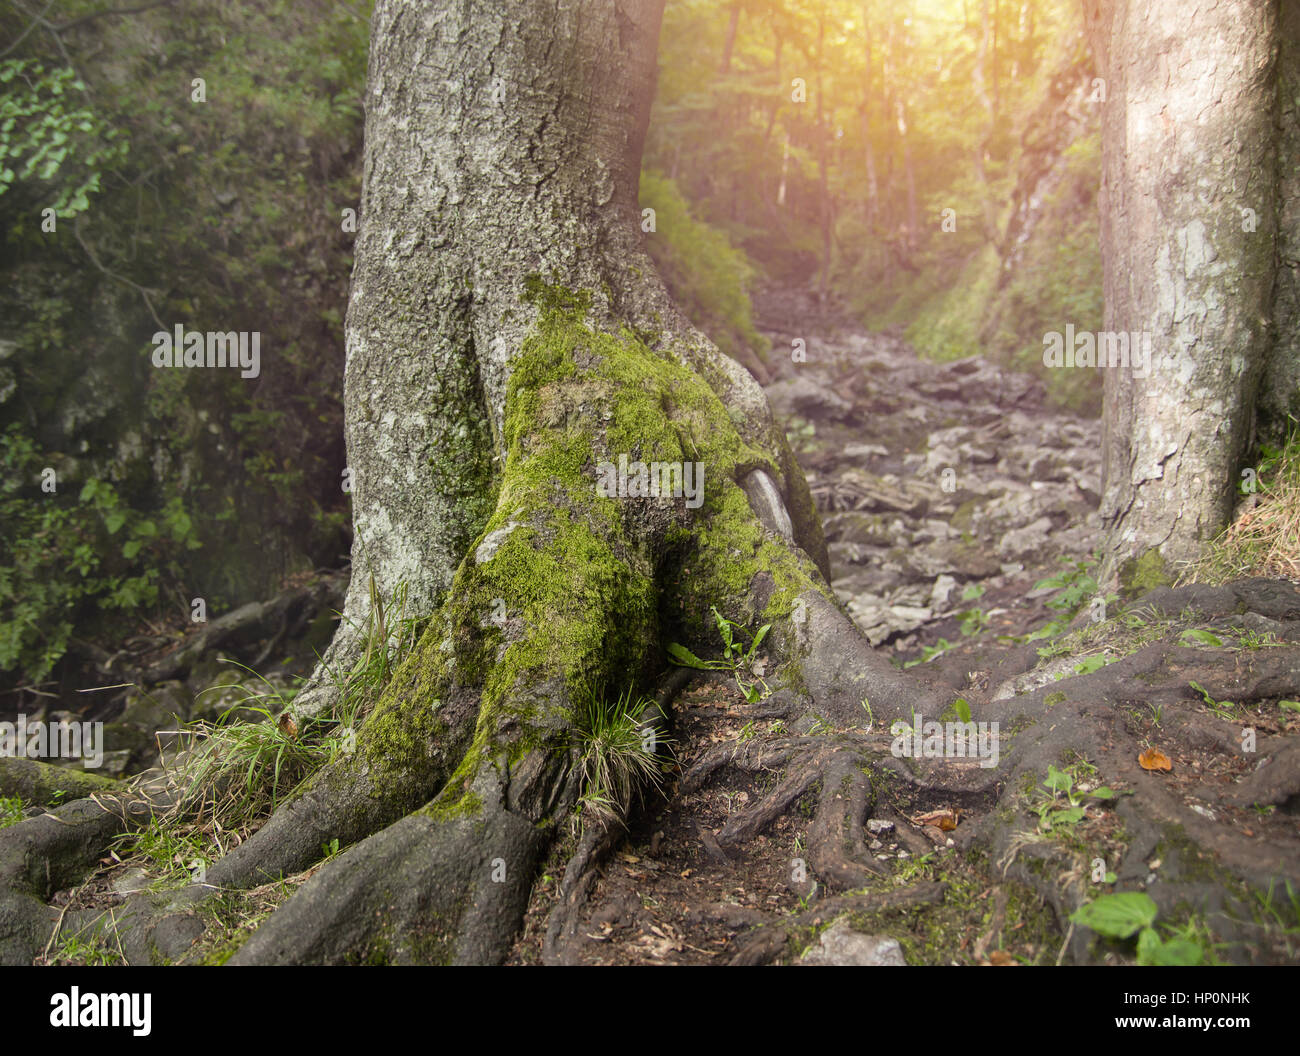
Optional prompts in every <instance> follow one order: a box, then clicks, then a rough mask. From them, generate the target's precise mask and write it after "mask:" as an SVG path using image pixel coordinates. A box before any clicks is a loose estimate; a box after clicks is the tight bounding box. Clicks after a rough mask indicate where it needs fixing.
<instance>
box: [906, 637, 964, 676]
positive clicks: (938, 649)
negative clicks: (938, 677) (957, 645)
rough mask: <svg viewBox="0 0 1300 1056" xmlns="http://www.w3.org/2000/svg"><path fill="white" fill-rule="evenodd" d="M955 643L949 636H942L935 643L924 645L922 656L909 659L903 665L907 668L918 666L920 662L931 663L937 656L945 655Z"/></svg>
mask: <svg viewBox="0 0 1300 1056" xmlns="http://www.w3.org/2000/svg"><path fill="white" fill-rule="evenodd" d="M953 644H954V643H953V642H950V641H948V639H947V638H940V639H939V640H938V641H937V642H935V643H934V645H923V646H921V656H920V657H919V658H918V659H916V660H908V661H907V662H905V663H904V664H903V667H904V668H905V669H906V668H909V667H916V666H917V665H918V664H925V663H929V662H930V661H931V660H933V659H935V658H936V657H940V656H943V654H944V653H946V652H947V651H948V650H949V649H951V648H952V647H953Z"/></svg>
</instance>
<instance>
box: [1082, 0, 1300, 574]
mask: <svg viewBox="0 0 1300 1056" xmlns="http://www.w3.org/2000/svg"><path fill="white" fill-rule="evenodd" d="M1297 6H1298V5H1296V4H1295V3H1283V4H1282V5H1281V6H1280V9H1279V5H1278V4H1277V3H1274V2H1272V0H1230V2H1225V3H1219V4H1199V5H1187V4H1184V3H1180V2H1178V0H1156V2H1150V3H1148V2H1145V0H1144V2H1141V3H1134V2H1130V0H1115V2H1096V0H1089V2H1088V3H1087V5H1086V8H1087V16H1088V20H1089V24H1090V30H1091V34H1092V37H1093V43H1094V49H1095V52H1096V54H1097V57H1098V62H1099V67H1100V70H1101V72H1102V77H1103V80H1104V85H1105V88H1104V90H1105V102H1104V110H1103V118H1102V122H1103V152H1104V175H1103V182H1102V198H1101V209H1102V258H1103V261H1104V265H1105V298H1106V315H1105V328H1106V330H1108V331H1123V332H1128V333H1140V332H1147V333H1149V334H1150V335H1151V336H1152V369H1151V371H1150V373H1149V375H1148V376H1145V377H1143V376H1139V375H1140V372H1135V371H1133V370H1127V369H1122V368H1114V369H1109V368H1108V369H1107V370H1106V372H1105V404H1106V411H1105V440H1104V448H1103V458H1104V463H1105V465H1104V472H1105V484H1104V492H1105V494H1104V496H1103V499H1102V514H1103V516H1104V518H1105V520H1106V522H1107V525H1108V529H1109V539H1108V542H1107V553H1106V564H1105V568H1104V574H1105V575H1106V577H1107V578H1110V579H1113V578H1114V577H1115V576H1116V575H1117V574H1121V573H1123V572H1124V571H1125V569H1126V565H1125V563H1126V562H1137V561H1143V562H1144V568H1145V571H1146V572H1147V573H1149V574H1154V575H1155V576H1157V577H1158V576H1160V575H1163V574H1165V573H1164V572H1163V566H1164V565H1165V564H1166V563H1168V562H1178V561H1183V560H1188V559H1191V558H1194V557H1195V556H1196V555H1197V554H1198V553H1199V552H1200V550H1201V548H1202V546H1203V545H1204V544H1205V543H1207V542H1208V541H1209V540H1210V539H1211V538H1212V537H1213V536H1214V535H1215V534H1216V533H1217V532H1218V531H1219V530H1220V529H1222V528H1223V527H1224V525H1225V524H1226V523H1227V521H1228V520H1229V518H1230V515H1231V512H1232V509H1233V501H1234V492H1235V485H1236V484H1237V483H1238V482H1239V479H1240V478H1239V471H1240V470H1241V469H1242V468H1243V466H1245V464H1246V460H1247V459H1248V458H1249V456H1250V454H1251V452H1252V449H1253V444H1254V442H1255V441H1256V440H1257V439H1261V438H1262V439H1268V440H1272V441H1276V440H1278V439H1279V438H1280V437H1281V436H1282V434H1283V433H1284V432H1285V430H1286V428H1287V420H1288V415H1289V414H1294V413H1295V412H1296V410H1297V409H1298V408H1300V355H1297V352H1298V350H1300V345H1298V343H1297V338H1296V336H1295V335H1296V331H1297V323H1298V322H1300V318H1298V317H1297V313H1296V307H1295V305H1296V301H1295V292H1294V291H1295V269H1296V260H1295V256H1296V253H1295V245H1296V240H1297V237H1300V234H1298V233H1300V226H1298V221H1300V218H1298V217H1297V205H1296V176H1295V143H1296V130H1295V127H1296V126H1295V101H1294V99H1295V92H1294V88H1295V81H1296V66H1295V55H1296V45H1295V44H1294V41H1295V39H1296V36H1295V29H1296V22H1297ZM1288 31H1289V34H1290V35H1289V36H1288ZM1282 42H1285V44H1284V45H1283V51H1282V55H1281V58H1279V46H1280V44H1282ZM1279 118H1281V120H1279ZM1136 567H1137V566H1136V565H1128V566H1127V570H1128V571H1136Z"/></svg>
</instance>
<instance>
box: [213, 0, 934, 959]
mask: <svg viewBox="0 0 1300 1056" xmlns="http://www.w3.org/2000/svg"><path fill="white" fill-rule="evenodd" d="M661 6H662V4H661V0H623V2H620V3H617V4H610V3H607V2H604V0H582V2H575V3H570V4H564V5H560V6H559V7H558V8H557V7H556V6H555V5H553V4H549V3H543V2H541V0H525V2H523V3H509V4H507V3H505V2H503V0H497V2H476V3H469V4H455V5H453V4H446V3H435V2H424V3H410V2H406V0H403V2H396V0H392V2H387V0H381V2H380V3H379V4H378V5H377V6H376V10H375V14H374V18H373V36H372V44H371V60H370V73H369V94H368V102H367V120H366V161H365V166H366V167H365V181H364V189H363V201H362V210H361V220H362V228H361V233H360V237H359V240H358V243H357V257H356V269H355V275H354V281H353V289H352V301H351V304H350V307H349V312H348V320H347V336H348V364H347V397H346V404H347V440H348V452H349V456H348V457H349V467H350V469H351V470H352V477H353V482H354V489H355V490H354V517H355V522H356V529H357V530H356V543H355V546H354V555H353V564H354V573H353V575H354V588H353V590H352V593H351V594H350V595H349V600H348V610H349V611H348V612H347V613H345V616H346V617H348V618H349V620H350V622H351V624H352V625H353V626H357V625H363V624H364V615H365V608H366V604H367V601H368V597H369V592H370V581H371V578H372V577H373V579H374V581H375V585H376V588H377V589H378V591H379V592H380V593H381V594H384V595H385V596H388V595H391V594H392V593H393V592H394V591H395V590H397V589H398V588H399V586H401V585H403V584H405V585H406V587H407V591H408V606H409V608H408V614H413V615H419V616H424V617H426V621H425V629H424V631H423V633H422V636H421V637H420V639H419V642H418V645H417V646H416V648H415V649H414V651H413V653H412V654H411V655H410V657H409V658H408V660H407V661H406V662H405V664H404V665H403V666H402V667H401V668H400V669H399V671H398V672H397V674H396V676H395V678H394V679H393V681H392V683H391V684H390V685H389V686H388V688H387V689H386V690H385V692H384V694H383V696H382V698H381V700H380V701H379V703H378V704H377V705H376V707H375V709H374V711H373V713H372V714H371V716H370V717H369V718H368V719H367V720H366V722H365V723H364V725H363V726H362V728H361V730H360V733H359V736H358V738H357V742H356V747H355V750H354V751H353V752H352V753H351V754H349V755H348V756H347V757H345V758H344V759H343V760H342V761H340V762H339V763H337V764H335V765H333V766H332V767H330V768H329V769H327V770H325V771H323V772H322V773H321V774H320V775H319V776H318V777H317V778H316V779H315V780H314V781H313V782H311V783H310V786H309V787H308V788H306V789H303V790H302V791H301V792H300V793H299V794H298V795H297V796H296V797H295V798H294V799H293V800H292V801H291V802H290V803H288V804H287V805H286V806H284V807H283V808H281V809H280V810H279V811H278V812H277V813H276V815H275V816H273V817H272V819H271V820H270V821H269V822H268V823H267V824H266V825H265V826H264V827H263V828H262V829H261V830H260V831H259V832H258V833H257V834H256V835H255V836H254V837H253V838H252V839H251V840H249V841H248V842H247V843H245V844H243V845H242V846H240V847H239V848H237V849H236V850H235V851H233V852H232V853H231V854H229V855H228V856H227V857H226V858H225V859H223V860H222V861H221V862H219V863H217V864H216V865H215V866H214V867H213V868H212V869H210V870H209V872H208V880H209V882H210V883H214V884H222V885H241V884H249V883H255V882H258V881H260V880H262V879H264V878H266V877H268V876H274V875H278V874H280V873H283V872H288V871H292V870H297V869H302V868H304V867H306V866H308V865H310V864H311V863H312V862H314V861H316V860H317V859H318V858H319V857H320V856H321V845H322V844H323V843H328V842H330V841H332V840H334V839H338V840H339V842H340V844H342V845H345V846H346V845H349V844H351V845H353V846H351V848H350V849H349V850H348V851H347V852H346V853H344V854H343V855H341V856H340V857H339V858H337V859H335V860H333V861H331V862H329V863H327V864H326V865H325V866H324V867H323V868H322V869H321V870H320V871H319V872H318V873H317V874H316V875H315V876H314V877H313V878H312V879H311V880H310V881H309V882H308V883H307V884H306V885H304V887H303V888H302V889H301V890H300V891H299V893H298V894H296V895H295V896H294V897H293V898H292V899H291V900H290V901H289V902H288V903H286V904H285V906H283V907H282V908H281V909H280V910H278V911H277V912H276V913H275V914H273V916H272V917H271V918H270V919H269V920H268V921H267V923H266V924H264V925H263V926H262V928H261V929H259V931H258V932H257V934H256V935H255V936H254V937H253V938H252V939H251V940H250V941H249V942H248V943H247V944H246V945H245V946H244V947H243V948H242V949H241V950H240V952H239V953H238V954H237V955H236V957H235V961H236V962H268V961H339V960H347V959H357V958H360V959H365V960H369V959H382V960H398V961H425V960H455V961H492V960H499V959H500V958H502V957H503V956H504V955H505V953H506V951H507V949H508V944H509V941H510V938H511V936H512V934H513V932H514V930H515V928H516V927H517V925H518V922H519V919H520V916H521V914H522V911H523V908H524V905H525V903H526V900H527V898H528V895H529V892H530V889H531V884H532V881H533V879H534V873H535V869H536V866H537V863H538V859H539V857H540V856H541V855H542V854H543V852H544V851H545V850H546V848H547V846H548V845H549V842H550V840H551V839H552V836H553V835H554V833H555V831H556V830H557V828H558V826H559V824H560V823H561V822H562V821H564V819H566V818H567V817H568V816H569V815H570V814H571V812H572V811H573V809H574V806H575V803H576V802H577V800H578V798H579V795H580V792H581V790H580V789H579V788H578V787H577V786H578V781H577V778H576V777H575V776H574V768H573V759H574V748H573V745H574V720H573V718H572V715H573V705H574V703H575V702H576V701H578V700H579V698H580V697H581V696H583V695H586V694H595V695H596V696H605V695H608V696H610V697H613V696H617V695H618V693H620V692H621V691H623V690H624V689H626V688H629V687H631V688H635V689H637V690H641V691H646V690H651V689H653V688H654V687H655V685H656V682H657V680H658V679H659V678H661V677H662V675H663V673H664V672H665V670H666V669H667V665H666V664H665V663H664V654H663V649H662V646H663V642H664V638H665V636H666V635H668V634H671V635H672V637H674V638H676V639H678V640H682V641H685V642H687V643H689V644H691V645H692V647H693V648H696V649H697V651H698V652H700V653H702V654H706V655H712V654H715V653H716V652H717V651H718V643H717V641H716V640H715V639H713V626H712V621H711V619H710V618H709V609H710V606H712V605H716V606H717V607H718V608H719V610H720V611H722V612H723V613H724V614H725V615H727V616H728V617H730V618H732V619H734V620H736V621H737V622H739V623H742V624H748V625H749V626H750V627H751V628H753V627H757V626H758V625H759V624H761V623H772V624H773V630H772V633H771V635H770V637H769V647H770V649H771V651H772V653H773V654H774V658H775V659H776V660H777V661H778V662H779V663H780V667H779V669H778V672H777V674H776V675H775V676H773V677H771V678H770V679H769V680H770V681H771V682H772V683H773V685H774V687H777V688H778V689H779V692H780V694H781V696H780V700H781V701H783V702H784V703H783V704H782V707H783V708H784V712H783V713H784V714H787V715H790V716H792V717H794V716H798V715H808V714H810V713H811V711H812V709H816V714H817V716H818V717H820V718H822V719H824V720H826V721H829V722H833V723H838V724H855V723H858V722H861V721H863V719H864V711H863V708H862V701H863V698H864V697H867V696H868V695H869V696H870V698H871V702H872V707H873V709H874V715H875V717H876V718H877V719H887V718H889V717H892V716H898V715H908V714H910V709H911V707H912V706H913V705H914V704H917V703H918V702H920V703H922V704H924V702H925V701H926V700H928V699H929V698H927V697H926V696H925V694H923V693H920V692H918V690H917V689H916V687H915V686H914V684H913V683H912V682H911V681H910V680H904V679H903V678H902V677H901V676H900V675H898V674H897V673H896V672H895V671H894V669H893V668H891V667H890V665H889V664H888V663H887V662H886V661H884V660H883V659H882V658H880V657H876V656H874V655H873V654H872V653H871V651H870V649H869V648H868V646H867V644H866V642H865V640H864V639H863V638H862V637H861V635H859V634H858V633H857V631H856V629H855V628H854V627H853V625H852V624H851V622H850V621H849V620H848V619H847V617H845V616H844V614H843V613H842V611H841V610H840V609H839V608H838V607H837V606H836V605H835V603H834V602H833V600H832V595H831V592H830V590H829V587H828V586H827V583H826V579H825V574H826V552H825V545H824V542H823V540H822V536H821V528H820V524H819V522H818V519H817V516H816V512H815V510H814V507H813V504H812V501H811V497H810V494H809V491H808V488H807V485H806V483H805V481H804V479H803V476H802V474H801V472H800V470H799V468H798V466H797V464H796V463H795V461H794V459H793V457H792V455H791V453H790V450H789V447H788V445H787V444H786V442H785V440H784V437H783V435H782V433H781V432H780V430H779V429H778V428H776V427H775V425H774V423H773V420H772V417H771V414H770V411H769V409H768V406H767V402H766V399H765V397H764V395H763V393H762V391H761V389H760V388H759V387H758V385H757V384H756V382H755V381H754V380H753V378H752V377H751V376H750V375H749V374H748V373H747V372H746V371H744V370H743V369H742V368H741V367H739V366H738V365H737V364H736V363H734V362H733V361H732V360H730V359H728V358H727V357H725V356H723V355H722V354H720V353H719V352H718V351H717V350H716V349H715V348H714V346H713V345H712V344H711V343H710V342H709V341H708V340H707V339H706V338H705V337H704V336H703V335H702V334H700V333H699V332H698V331H696V330H695V329H693V328H692V327H691V326H690V324H689V323H687V322H686V320H685V319H684V317H683V316H682V315H681V314H680V313H679V312H678V311H677V310H676V309H675V308H674V306H673V304H672V302H671V300H670V298H669V297H668V295H667V293H666V291H665V289H664V287H663V285H662V283H661V282H660V280H659V278H658V276H657V275H656V273H655V270H654V266H653V264H652V263H651V261H650V259H649V257H648V256H647V254H646V252H645V250H644V247H643V244H642V241H641V240H642V238H643V235H642V231H641V213H640V209H639V206H638V202H637V184H638V173H639V169H640V157H641V147H642V141H643V137H644V134H645V130H646V124H647V119H648V112H649V105H650V101H651V97H652V94H653V87H654V79H655V61H656V48H657V38H658V27H659V20H660V14H661ZM649 237H653V235H651V236H649ZM623 455H626V456H627V458H628V461H629V462H632V463H635V462H643V463H654V462H659V463H669V464H676V465H682V464H686V463H694V464H696V465H697V466H699V467H702V471H703V491H702V498H703V501H702V503H698V504H697V503H696V502H689V503H688V502H687V501H686V497H685V496H682V497H677V498H673V497H645V498H635V497H625V498H619V497H606V496H604V495H602V494H601V493H600V491H599V490H598V488H597V477H598V471H597V467H598V466H599V465H600V464H601V463H612V464H615V465H616V464H618V462H619V459H620V456H623ZM341 641H343V642H344V644H343V645H341V646H340V647H339V650H338V651H339V652H346V651H348V650H354V649H355V648H356V647H357V646H356V639H355V638H353V639H351V640H344V639H341ZM809 721H811V719H810V720H809ZM858 780H861V775H860V774H859V775H858ZM834 798H835V799H838V797H834ZM859 821H860V819H859ZM859 827H860V825H859ZM828 868H830V866H828Z"/></svg>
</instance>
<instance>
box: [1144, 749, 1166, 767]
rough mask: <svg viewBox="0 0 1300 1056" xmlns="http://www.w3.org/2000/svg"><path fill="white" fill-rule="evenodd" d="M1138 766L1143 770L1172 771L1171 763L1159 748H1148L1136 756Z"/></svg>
mask: <svg viewBox="0 0 1300 1056" xmlns="http://www.w3.org/2000/svg"><path fill="white" fill-rule="evenodd" d="M1138 765H1139V766H1141V767H1142V769H1143V770H1172V769H1173V768H1174V764H1173V762H1171V761H1170V759H1169V756H1167V755H1165V753H1164V752H1162V751H1161V750H1160V749H1159V748H1148V749H1147V750H1146V751H1145V752H1143V753H1142V754H1141V755H1139V756H1138Z"/></svg>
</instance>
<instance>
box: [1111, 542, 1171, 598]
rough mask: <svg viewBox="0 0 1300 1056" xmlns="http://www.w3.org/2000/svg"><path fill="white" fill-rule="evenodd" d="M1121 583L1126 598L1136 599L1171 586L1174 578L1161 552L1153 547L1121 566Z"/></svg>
mask: <svg viewBox="0 0 1300 1056" xmlns="http://www.w3.org/2000/svg"><path fill="white" fill-rule="evenodd" d="M1119 582H1120V586H1121V587H1122V588H1123V591H1124V594H1125V596H1126V597H1136V596H1137V595H1139V594H1145V593H1146V592H1147V591H1149V590H1154V589H1155V588H1156V587H1167V586H1169V585H1170V584H1172V583H1173V577H1172V576H1171V575H1170V574H1169V570H1168V568H1167V567H1166V565H1165V559H1164V558H1163V557H1162V556H1161V555H1160V551H1159V550H1156V549H1155V548H1154V547H1152V548H1151V549H1149V550H1145V551H1143V552H1142V553H1141V554H1139V555H1138V556H1137V557H1130V558H1128V559H1127V560H1126V561H1125V562H1124V563H1123V564H1121V565H1120V569H1119Z"/></svg>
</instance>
